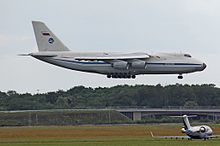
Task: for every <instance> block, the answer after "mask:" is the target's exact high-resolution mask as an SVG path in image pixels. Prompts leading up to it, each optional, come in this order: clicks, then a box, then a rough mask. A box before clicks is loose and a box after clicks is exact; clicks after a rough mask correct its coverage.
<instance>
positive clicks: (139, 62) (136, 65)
mask: <svg viewBox="0 0 220 146" xmlns="http://www.w3.org/2000/svg"><path fill="white" fill-rule="evenodd" d="M131 67H132V68H134V69H146V68H147V64H146V62H145V61H143V60H137V61H133V62H131Z"/></svg>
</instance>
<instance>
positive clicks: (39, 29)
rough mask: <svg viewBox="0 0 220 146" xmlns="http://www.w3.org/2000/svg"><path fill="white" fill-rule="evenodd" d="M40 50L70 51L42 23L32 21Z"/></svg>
mask: <svg viewBox="0 0 220 146" xmlns="http://www.w3.org/2000/svg"><path fill="white" fill-rule="evenodd" d="M32 24H33V28H34V33H35V37H36V41H37V46H38V50H39V51H40V52H41V51H69V49H68V48H67V47H66V46H65V45H64V44H63V43H62V42H61V41H60V40H59V39H58V38H57V37H56V36H55V35H54V34H53V32H52V31H50V29H49V28H48V27H47V26H46V25H45V24H44V23H43V22H40V21H32Z"/></svg>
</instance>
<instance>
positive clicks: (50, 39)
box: [28, 21, 206, 79]
mask: <svg viewBox="0 0 220 146" xmlns="http://www.w3.org/2000/svg"><path fill="white" fill-rule="evenodd" d="M32 24H33V28H34V33H35V37H36V41H37V45H38V50H39V52H36V53H30V54H28V55H30V56H33V57H34V58H37V59H39V60H42V61H45V62H48V63H50V64H53V65H57V66H60V67H64V68H68V69H72V70H77V71H83V72H91V73H98V74H104V75H106V76H107V77H108V78H135V77H136V75H140V74H178V78H179V79H182V78H183V76H182V74H185V73H192V72H197V71H202V70H204V69H205V68H206V64H205V63H203V62H201V61H198V60H196V59H194V58H192V57H191V55H189V54H171V53H170V54H169V53H161V54H156V55H150V54H148V53H105V52H104V53H77V52H73V51H70V50H69V49H68V48H67V47H66V46H65V45H64V44H63V43H62V42H61V41H60V40H59V39H58V38H57V37H56V36H55V35H54V33H53V32H52V31H51V30H50V29H49V28H48V27H47V26H46V25H45V24H44V23H42V22H39V21H33V22H32Z"/></svg>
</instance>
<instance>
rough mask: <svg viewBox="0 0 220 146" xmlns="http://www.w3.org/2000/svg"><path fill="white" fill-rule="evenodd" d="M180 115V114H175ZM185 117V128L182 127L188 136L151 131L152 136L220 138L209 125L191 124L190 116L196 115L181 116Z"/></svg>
mask: <svg viewBox="0 0 220 146" xmlns="http://www.w3.org/2000/svg"><path fill="white" fill-rule="evenodd" d="M174 117H179V116H174ZM181 117H182V118H183V124H184V126H183V128H182V129H181V132H182V133H184V134H186V135H187V136H154V135H153V133H152V132H151V136H152V137H153V138H163V139H188V140H192V139H204V140H207V139H211V138H219V136H220V135H212V134H213V132H212V129H211V128H210V127H209V126H207V125H201V126H191V125H190V123H189V120H188V117H194V116H187V115H183V116H181Z"/></svg>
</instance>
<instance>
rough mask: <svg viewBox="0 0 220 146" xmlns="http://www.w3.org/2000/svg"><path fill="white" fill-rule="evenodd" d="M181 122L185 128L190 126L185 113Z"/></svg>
mask: <svg viewBox="0 0 220 146" xmlns="http://www.w3.org/2000/svg"><path fill="white" fill-rule="evenodd" d="M183 124H184V126H185V129H189V128H190V127H191V126H190V123H189V119H188V116H187V115H183Z"/></svg>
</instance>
